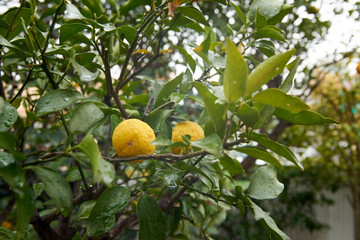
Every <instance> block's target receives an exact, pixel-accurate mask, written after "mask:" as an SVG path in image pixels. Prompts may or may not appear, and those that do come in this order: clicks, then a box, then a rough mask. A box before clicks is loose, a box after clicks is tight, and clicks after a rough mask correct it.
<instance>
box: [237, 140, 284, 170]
mask: <svg viewBox="0 0 360 240" xmlns="http://www.w3.org/2000/svg"><path fill="white" fill-rule="evenodd" d="M236 151H238V152H242V153H245V154H247V155H249V156H251V157H253V158H255V159H261V160H264V161H265V162H268V163H270V164H272V165H274V166H275V167H277V168H279V169H281V170H283V171H284V167H283V166H282V165H281V163H280V161H279V160H278V159H277V158H276V157H274V156H273V155H271V154H270V153H268V152H267V151H266V150H264V149H263V148H259V147H253V146H244V147H239V148H236Z"/></svg>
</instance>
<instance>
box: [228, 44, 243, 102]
mask: <svg viewBox="0 0 360 240" xmlns="http://www.w3.org/2000/svg"><path fill="white" fill-rule="evenodd" d="M248 71H249V70H248V66H247V63H246V61H245V59H244V57H243V56H242V54H241V52H240V51H239V50H238V48H237V47H236V46H235V44H234V43H233V42H232V41H231V40H230V39H229V38H227V39H226V67H225V73H224V80H223V82H224V93H225V97H226V99H227V100H228V101H230V102H233V101H236V100H238V99H239V98H240V97H242V96H243V95H244V92H245V87H246V80H247V77H248Z"/></svg>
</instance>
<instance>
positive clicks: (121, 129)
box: [112, 119, 156, 163]
mask: <svg viewBox="0 0 360 240" xmlns="http://www.w3.org/2000/svg"><path fill="white" fill-rule="evenodd" d="M155 138H156V137H155V134H154V131H153V130H152V128H151V127H150V126H149V125H148V124H147V123H145V122H143V121H140V120H138V119H127V120H125V121H122V122H121V123H120V124H119V125H118V126H117V127H116V128H115V130H114V133H113V136H112V143H113V147H114V150H115V152H116V153H117V155H118V156H119V157H133V156H138V155H143V154H150V153H153V152H154V151H155V145H151V142H152V141H154V140H155ZM142 161H143V160H136V161H132V162H134V163H135V162H142Z"/></svg>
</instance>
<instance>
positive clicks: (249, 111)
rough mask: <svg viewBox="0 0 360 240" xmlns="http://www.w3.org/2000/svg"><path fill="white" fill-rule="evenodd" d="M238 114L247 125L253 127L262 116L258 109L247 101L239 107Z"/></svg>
mask: <svg viewBox="0 0 360 240" xmlns="http://www.w3.org/2000/svg"><path fill="white" fill-rule="evenodd" d="M236 116H238V117H239V118H240V120H241V121H243V123H244V124H245V125H246V126H247V127H253V126H254V124H255V123H256V122H257V121H258V120H259V117H260V115H259V112H258V110H257V109H256V108H254V107H250V106H249V104H247V103H243V104H242V105H241V106H240V107H239V109H238V110H237V111H236Z"/></svg>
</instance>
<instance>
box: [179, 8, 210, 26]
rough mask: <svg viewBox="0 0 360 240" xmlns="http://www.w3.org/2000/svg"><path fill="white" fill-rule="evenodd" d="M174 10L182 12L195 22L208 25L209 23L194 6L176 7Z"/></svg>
mask: <svg viewBox="0 0 360 240" xmlns="http://www.w3.org/2000/svg"><path fill="white" fill-rule="evenodd" d="M176 10H177V11H179V12H181V13H182V14H184V15H185V16H186V17H188V18H190V19H192V20H194V21H195V22H198V23H201V24H204V25H205V26H209V23H208V22H207V20H206V18H205V17H204V15H203V14H202V13H201V12H200V11H199V10H198V9H196V8H194V7H178V8H176Z"/></svg>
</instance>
